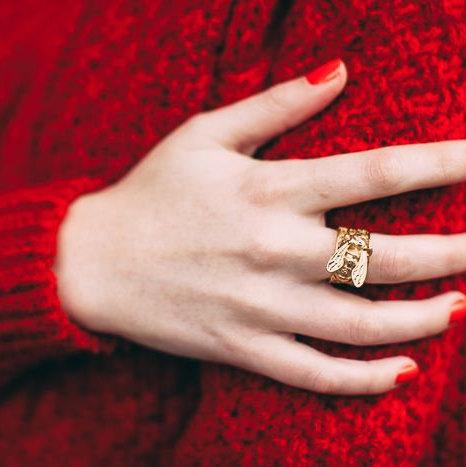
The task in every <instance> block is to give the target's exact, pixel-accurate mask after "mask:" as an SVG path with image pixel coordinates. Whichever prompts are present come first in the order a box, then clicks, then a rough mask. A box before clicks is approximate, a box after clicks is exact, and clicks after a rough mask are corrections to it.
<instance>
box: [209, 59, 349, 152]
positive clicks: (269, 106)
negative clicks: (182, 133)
mask: <svg viewBox="0 0 466 467" xmlns="http://www.w3.org/2000/svg"><path fill="white" fill-rule="evenodd" d="M346 79H347V72H346V67H345V65H344V63H343V62H342V61H341V60H340V59H337V60H332V61H330V62H328V63H326V64H325V65H322V66H320V67H319V68H317V69H315V70H313V71H311V72H310V73H309V74H307V75H305V76H302V77H300V78H296V79H293V80H290V81H286V82H284V83H280V84H277V85H275V86H272V87H271V88H269V89H267V90H265V91H263V92H261V93H259V94H256V95H253V96H251V97H248V98H246V99H243V100H241V101H238V102H235V103H234V104H231V105H227V106H224V107H221V108H219V109H217V110H213V111H209V112H205V113H203V114H201V115H200V119H201V120H203V123H204V125H205V128H206V129H208V130H209V131H208V134H209V137H210V138H214V139H215V141H216V142H219V143H220V144H222V145H223V146H225V147H228V148H230V149H233V150H236V151H239V152H241V153H243V154H253V153H254V152H255V150H256V149H257V148H258V147H259V146H261V145H262V144H264V143H265V142H267V140H269V139H271V138H273V137H274V136H277V135H279V134H280V133H283V132H285V131H286V130H288V129H290V128H292V127H294V126H296V125H298V124H300V123H302V122H303V121H305V120H306V119H308V118H309V117H311V116H313V115H314V114H316V113H318V112H319V111H321V110H322V109H324V108H325V107H327V106H328V105H329V104H330V103H331V102H332V101H333V100H334V99H335V98H336V97H337V96H338V94H340V92H341V91H342V90H343V88H344V86H345V84H346Z"/></svg>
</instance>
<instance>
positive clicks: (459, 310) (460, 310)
mask: <svg viewBox="0 0 466 467" xmlns="http://www.w3.org/2000/svg"><path fill="white" fill-rule="evenodd" d="M462 318H466V300H460V301H459V302H456V303H455V304H454V305H453V307H452V309H451V314H450V321H449V322H450V323H452V322H453V321H458V320H460V319H462Z"/></svg>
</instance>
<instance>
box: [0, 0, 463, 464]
mask: <svg viewBox="0 0 466 467" xmlns="http://www.w3.org/2000/svg"><path fill="white" fill-rule="evenodd" d="M464 10H465V8H464V1H463V0H353V1H351V2H350V1H343V0H332V1H330V0H315V1H309V0H295V1H293V2H281V1H278V0H248V1H226V0H209V1H207V0H205V1H203V0H177V1H172V2H167V1H164V0H157V1H154V0H144V1H141V0H139V1H136V0H134V1H131V0H126V1H123V0H112V1H101V2H94V1H91V0H88V1H85V0H81V1H78V0H60V1H58V0H57V1H52V0H50V1H48V2H44V1H41V2H39V1H34V0H23V1H21V2H13V1H6V2H0V30H1V31H2V40H1V42H0V80H1V81H0V186H1V191H2V193H1V194H0V242H1V243H0V245H1V248H0V355H1V358H0V378H1V387H0V459H1V461H0V464H1V465H2V466H6V467H9V466H13V467H17V466H23V465H24V466H26V465H27V466H35V465H37V466H51V467H53V466H76V467H77V466H104V465H107V466H111V467H113V466H154V465H173V464H174V465H180V466H191V465H222V466H229V465H232V466H233V465H264V466H270V465H285V466H296V465H298V466H300V465H316V464H318V465H377V466H390V465H403V466H404V465H434V464H437V465H438V464H441V465H447V466H454V465H464V462H465V457H466V451H465V444H466V443H465V402H466V398H465V392H466V377H465V376H466V375H465V369H466V337H465V329H466V328H465V325H464V323H458V324H457V325H456V326H454V327H452V328H451V329H449V330H448V331H447V332H445V333H443V334H442V335H438V336H435V337H431V338H428V339H424V340H420V341H417V342H410V343H406V344H400V345H390V346H380V347H373V348H357V347H352V346H347V345H340V344H335V343H331V342H322V341H318V340H316V339H314V340H313V339H309V341H310V342H311V343H312V345H314V346H315V347H317V348H319V349H320V350H324V351H326V352H328V353H331V354H333V355H339V356H344V357H352V358H360V359H371V358H378V357H383V356H389V355H395V354H405V355H409V356H412V357H413V358H414V359H415V360H416V361H417V362H418V364H419V366H420V369H421V375H420V377H419V379H418V380H417V381H415V382H413V383H410V384H407V385H405V386H403V387H400V388H398V389H396V390H394V391H392V392H389V393H387V394H384V395H380V396H369V397H340V396H337V397H336V396H324V395H318V394H314V393H310V392H306V391H301V390H297V389H292V388H289V387H285V386H283V385H281V384H278V383H275V382H273V381H271V380H268V379H266V378H263V377H260V376H257V375H253V374H249V373H246V372H243V371H240V370H236V369H232V368H229V367H226V366H221V365H213V364H205V363H201V364H200V363H198V362H193V361H189V360H186V359H181V358H175V357H169V356H165V355H162V354H159V353H157V352H154V351H150V350H147V349H143V348H141V347H139V346H136V345H133V344H125V343H122V342H121V341H119V340H118V339H116V338H112V337H107V336H100V335H95V334H92V333H90V332H88V331H86V330H85V329H81V328H80V327H79V326H78V325H77V324H74V323H71V322H70V321H69V320H68V318H67V316H66V314H65V313H64V312H63V310H62V309H61V307H60V302H59V299H58V297H57V294H56V279H55V277H54V275H53V273H52V271H51V266H52V264H53V261H54V256H55V251H56V232H57V229H58V227H59V225H60V223H61V221H62V219H63V217H64V215H65V213H66V209H67V206H68V205H69V203H70V202H71V201H72V200H73V199H74V198H75V197H77V196H79V195H80V194H81V193H84V192H88V191H93V190H96V189H98V188H99V187H101V186H104V185H106V184H109V183H111V182H112V181H114V180H116V179H118V178H119V177H120V176H121V175H122V174H123V173H125V172H126V171H127V170H129V168H131V167H132V166H133V165H134V164H135V163H136V161H137V160H139V159H140V158H141V157H143V156H144V155H145V153H146V152H147V151H148V150H149V149H150V148H151V147H152V146H153V145H154V144H156V143H157V142H158V141H159V140H160V138H161V137H163V136H164V135H165V134H167V133H168V132H169V131H171V130H172V129H173V128H175V127H176V126H177V125H178V124H180V123H181V122H182V121H183V120H184V119H185V118H186V117H188V116H189V115H190V114H192V113H194V112H197V111H199V110H202V109H207V108H212V107H215V106H218V105H220V104H222V103H226V102H231V101H233V100H236V99H238V98H241V97H245V96H247V95H249V94H251V93H253V92H256V91H258V90H260V89H262V88H264V87H266V86H268V85H269V84H271V83H275V82H278V81H281V80H285V79H288V78H291V77H294V76H297V75H299V74H301V73H304V72H306V71H309V70H310V69H311V68H312V67H314V66H316V65H318V64H321V63H322V62H324V61H326V60H327V59H331V58H333V57H335V56H341V57H342V58H343V59H344V60H345V61H346V63H347V65H348V68H349V83H348V87H347V89H346V91H345V92H344V95H343V96H342V97H341V98H340V99H339V100H338V101H337V103H335V104H334V105H332V106H331V107H330V109H329V110H328V111H326V112H324V113H323V114H322V115H320V116H318V117H317V118H315V119H313V121H310V122H308V123H306V124H304V125H302V126H300V127H299V128H297V129H295V130H293V131H291V132H289V133H287V134H286V135H283V136H282V137H280V138H278V139H277V140H275V141H274V142H273V143H272V144H270V145H267V146H266V147H265V148H263V150H262V151H261V153H260V157H263V158H266V159H278V158H282V157H287V156H288V157H301V158H309V157H320V156H325V155H329V154H332V153H340V152H349V151H356V150H362V149H367V148H374V147H378V146H381V145H389V144H390V145H391V144H403V143H414V142H427V141H435V140H443V139H455V138H464V137H465V136H466V123H465V109H464V105H465V102H466V68H465V60H466V56H465V51H466V34H465V33H464V32H465V27H466V22H465V18H466V14H465V11H464ZM465 163H466V160H465ZM465 199H466V196H465V186H464V184H463V185H456V186H453V187H446V188H441V189H435V190H426V191H423V192H416V193H409V194H405V195H402V196H398V197H393V198H390V199H385V200H380V201H375V202H370V203H365V204H362V205H359V206H357V207H350V208H345V209H341V210H337V211H334V212H332V213H330V214H329V217H328V221H329V223H330V224H331V225H337V224H342V225H344V224H350V225H358V224H364V225H366V226H368V227H369V228H370V229H371V230H373V231H378V232H385V233H393V234H401V233H403V234H406V233H422V232H431V233H450V232H464V231H466V225H465V224H466V207H465V205H466V203H465ZM76 254H79V253H78V252H76ZM450 289H459V290H462V291H463V292H466V275H464V274H463V275H460V276H456V277H449V278H445V279H441V280H435V281H426V282H423V283H416V284H405V285H401V286H367V287H365V288H364V290H363V292H362V293H364V294H366V295H367V296H368V297H371V298H384V299H387V298H389V299H395V298H397V299H398V298H407V299H413V298H421V297H428V296H432V295H434V294H437V293H439V292H441V291H445V290H450Z"/></svg>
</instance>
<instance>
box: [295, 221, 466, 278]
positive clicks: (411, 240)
mask: <svg viewBox="0 0 466 467" xmlns="http://www.w3.org/2000/svg"><path fill="white" fill-rule="evenodd" d="M325 230H326V234H325V235H323V234H321V235H320V236H319V241H320V242H321V243H320V244H321V246H322V248H321V249H319V250H318V252H316V250H315V245H314V244H311V241H310V240H308V250H309V254H308V258H309V262H312V263H313V264H312V270H316V266H315V265H316V263H318V264H320V265H321V268H320V271H319V275H318V277H315V276H314V277H315V278H316V279H325V278H327V277H329V273H328V272H327V271H326V269H325V266H326V264H327V261H328V260H329V258H330V257H331V256H332V254H333V252H334V251H335V239H336V236H337V234H336V232H335V231H334V230H333V229H325ZM370 246H371V248H372V250H373V253H372V256H371V257H370V259H369V266H368V273H367V282H370V283H376V284H396V283H402V282H411V281H421V280H427V279H435V278H438V277H444V276H450V275H454V274H461V273H463V272H465V271H466V233H461V234H452V235H427V234H424V235H382V234H371V240H370ZM311 250H312V251H311ZM301 256H302V257H305V256H306V255H305V253H304V252H303V253H302V255H301ZM309 267H311V266H310V265H309ZM303 273H304V271H303Z"/></svg>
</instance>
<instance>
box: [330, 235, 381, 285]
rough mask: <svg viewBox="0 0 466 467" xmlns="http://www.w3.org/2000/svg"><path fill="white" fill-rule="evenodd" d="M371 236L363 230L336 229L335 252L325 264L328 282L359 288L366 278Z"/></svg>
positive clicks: (370, 251)
mask: <svg viewBox="0 0 466 467" xmlns="http://www.w3.org/2000/svg"><path fill="white" fill-rule="evenodd" d="M370 237H371V234H370V233H369V232H368V231H367V230H365V229H349V228H347V227H338V231H337V241H336V245H335V252H334V253H333V255H332V257H331V258H330V259H329V261H328V263H327V271H328V272H330V273H332V275H331V276H330V282H332V283H335V284H346V285H353V286H354V287H358V288H359V287H361V286H362V285H363V284H364V281H365V280H366V276H367V268H368V266H369V257H370V256H371V255H372V249H371V247H370Z"/></svg>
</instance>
